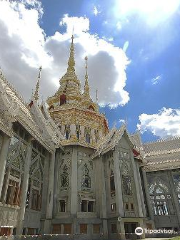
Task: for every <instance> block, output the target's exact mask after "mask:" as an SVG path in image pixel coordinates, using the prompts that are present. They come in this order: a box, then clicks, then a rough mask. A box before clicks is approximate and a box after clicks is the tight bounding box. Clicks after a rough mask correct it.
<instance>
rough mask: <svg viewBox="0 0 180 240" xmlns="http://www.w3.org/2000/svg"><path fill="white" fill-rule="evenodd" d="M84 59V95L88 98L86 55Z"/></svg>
mask: <svg viewBox="0 0 180 240" xmlns="http://www.w3.org/2000/svg"><path fill="white" fill-rule="evenodd" d="M85 61H86V63H85V69H86V73H85V84H84V95H85V96H86V97H89V98H90V95H89V83H88V72H87V68H88V64H87V61H88V57H87V56H86V57H85Z"/></svg>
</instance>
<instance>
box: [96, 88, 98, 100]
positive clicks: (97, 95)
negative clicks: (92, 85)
mask: <svg viewBox="0 0 180 240" xmlns="http://www.w3.org/2000/svg"><path fill="white" fill-rule="evenodd" d="M96 103H98V90H97V89H96Z"/></svg>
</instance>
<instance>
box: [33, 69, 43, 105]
mask: <svg viewBox="0 0 180 240" xmlns="http://www.w3.org/2000/svg"><path fill="white" fill-rule="evenodd" d="M41 71H42V67H39V74H38V80H37V83H36V90H35V92H34V99H35V100H36V101H37V100H38V99H39V82H40V79H41Z"/></svg>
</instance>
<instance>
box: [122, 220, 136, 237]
mask: <svg viewBox="0 0 180 240" xmlns="http://www.w3.org/2000/svg"><path fill="white" fill-rule="evenodd" d="M137 227H138V223H136V222H134V223H124V230H125V237H126V239H138V236H137V235H136V234H135V229H136V228H137Z"/></svg>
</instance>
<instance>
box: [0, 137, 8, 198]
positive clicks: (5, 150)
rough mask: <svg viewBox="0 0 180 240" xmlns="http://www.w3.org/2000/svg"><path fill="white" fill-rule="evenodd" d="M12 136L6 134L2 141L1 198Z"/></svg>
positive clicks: (0, 161) (0, 163)
mask: <svg viewBox="0 0 180 240" xmlns="http://www.w3.org/2000/svg"><path fill="white" fill-rule="evenodd" d="M10 141H11V138H10V137H9V136H7V135H4V137H3V142H2V148H1V150H0V169H1V174H0V199H1V192H2V186H3V180H4V174H5V168H6V159H7V155H8V149H9V144H10Z"/></svg>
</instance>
